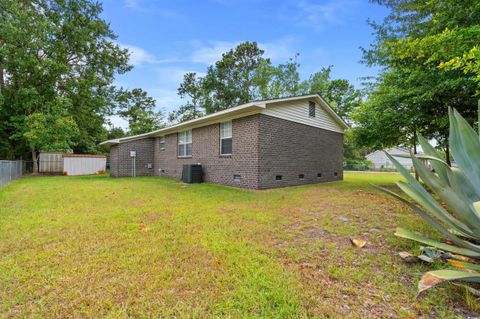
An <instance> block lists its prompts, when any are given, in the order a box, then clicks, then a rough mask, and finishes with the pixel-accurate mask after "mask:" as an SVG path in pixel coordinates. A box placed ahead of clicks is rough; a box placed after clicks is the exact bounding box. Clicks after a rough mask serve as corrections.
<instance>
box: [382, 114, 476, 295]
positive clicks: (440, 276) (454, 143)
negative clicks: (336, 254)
mask: <svg viewBox="0 0 480 319" xmlns="http://www.w3.org/2000/svg"><path fill="white" fill-rule="evenodd" d="M449 118H450V137H449V145H450V149H451V152H452V156H453V159H454V161H455V163H456V164H457V165H458V168H457V167H451V166H450V165H448V164H447V163H446V162H445V161H444V160H443V159H442V157H441V156H440V154H439V153H438V152H437V150H435V148H434V147H432V146H431V145H430V144H429V143H428V141H427V140H426V139H425V138H423V137H421V136H420V137H419V142H420V144H421V146H422V148H423V151H424V153H425V154H422V155H414V154H411V159H412V162H413V165H414V167H415V171H416V173H417V174H418V175H419V177H420V178H421V180H422V181H423V183H425V185H427V186H428V188H429V189H430V190H432V192H433V193H435V194H436V195H437V196H438V198H440V200H441V202H439V201H437V200H435V198H434V196H433V195H432V194H431V193H430V192H428V191H427V190H426V189H425V188H424V187H423V185H422V184H421V183H420V182H418V181H417V180H416V179H415V178H414V177H413V176H412V175H411V174H410V172H409V171H407V170H406V169H405V168H404V167H403V166H402V165H401V164H400V163H399V162H398V161H397V160H396V159H395V158H393V157H392V156H391V155H389V154H387V156H388V157H389V158H390V160H391V161H392V162H393V163H394V164H395V166H396V168H397V169H398V170H399V172H400V173H401V174H402V175H403V177H404V178H405V182H404V181H400V182H398V183H397V185H398V187H399V188H400V189H401V190H402V191H403V192H404V193H405V194H406V195H407V196H408V197H410V198H411V199H413V201H415V202H416V203H413V202H411V201H409V200H406V199H404V198H403V197H401V196H399V195H397V194H396V193H394V192H391V191H389V190H387V189H384V188H382V190H383V191H384V192H386V193H388V194H390V195H392V196H394V197H396V198H398V199H399V200H401V201H402V202H404V203H405V204H406V205H408V206H409V207H411V208H412V209H413V210H414V211H415V212H416V213H417V214H418V215H420V216H421V217H422V218H423V219H424V220H425V221H426V222H428V223H429V224H430V225H432V226H433V228H435V230H437V231H438V232H439V233H440V234H441V235H442V237H443V238H444V241H437V240H433V239H430V238H427V237H424V236H422V235H418V234H417V233H414V232H412V231H409V230H407V229H403V228H397V231H396V233H395V235H396V236H399V237H402V238H407V239H411V240H415V241H417V242H420V243H422V244H424V245H427V246H429V247H431V249H433V250H436V251H438V252H440V253H442V256H447V257H444V258H445V259H447V261H448V262H449V264H450V265H451V266H452V268H450V269H444V270H435V271H430V272H427V273H426V274H424V275H423V277H422V279H421V281H420V283H419V287H418V288H419V293H420V292H422V291H424V290H426V289H429V288H431V287H433V286H435V285H437V284H439V283H441V282H444V281H464V282H475V283H480V139H479V135H477V133H476V132H475V130H474V129H473V128H472V127H471V126H470V125H469V124H468V122H467V121H466V120H465V119H464V118H463V117H462V116H461V115H460V114H459V113H458V112H457V111H456V110H454V109H450V110H449ZM427 163H429V164H430V167H431V168H430V167H429V166H427ZM432 168H433V170H432ZM442 203H443V204H444V205H445V206H447V208H445V207H444V205H442ZM443 252H447V253H443ZM468 289H469V290H470V291H472V292H474V293H475V292H476V293H478V292H479V291H478V290H474V289H473V288H471V287H469V288H468Z"/></svg>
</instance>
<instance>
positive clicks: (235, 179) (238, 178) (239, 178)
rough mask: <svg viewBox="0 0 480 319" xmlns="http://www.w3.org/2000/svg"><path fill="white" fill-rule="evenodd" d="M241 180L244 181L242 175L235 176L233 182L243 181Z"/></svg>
mask: <svg viewBox="0 0 480 319" xmlns="http://www.w3.org/2000/svg"><path fill="white" fill-rule="evenodd" d="M241 179H242V176H240V175H233V180H234V181H239V180H241Z"/></svg>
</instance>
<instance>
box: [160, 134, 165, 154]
mask: <svg viewBox="0 0 480 319" xmlns="http://www.w3.org/2000/svg"><path fill="white" fill-rule="evenodd" d="M160 150H161V151H164V150H165V136H160Z"/></svg>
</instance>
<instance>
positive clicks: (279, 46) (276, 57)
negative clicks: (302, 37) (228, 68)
mask: <svg viewBox="0 0 480 319" xmlns="http://www.w3.org/2000/svg"><path fill="white" fill-rule="evenodd" d="M244 41H246V40H244ZM244 41H207V42H200V41H194V42H192V45H193V47H194V50H193V53H192V55H191V61H192V62H194V63H200V64H204V65H212V64H214V63H215V62H216V61H218V60H220V59H221V58H222V54H223V53H225V52H227V51H229V50H230V49H234V48H235V47H236V46H237V45H238V44H240V43H242V42H244ZM294 42H295V40H294V39H293V38H292V37H285V38H281V39H279V40H276V41H273V42H259V43H258V46H259V48H260V49H264V50H265V56H266V57H268V58H270V59H271V60H272V61H273V62H276V63H280V62H285V61H286V60H288V59H289V58H291V57H293V56H294V55H295V53H297V52H296V51H295V50H294V49H293V46H294Z"/></svg>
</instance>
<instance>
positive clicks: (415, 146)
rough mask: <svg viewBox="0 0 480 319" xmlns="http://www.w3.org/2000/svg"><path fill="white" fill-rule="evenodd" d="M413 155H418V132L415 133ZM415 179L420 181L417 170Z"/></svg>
mask: <svg viewBox="0 0 480 319" xmlns="http://www.w3.org/2000/svg"><path fill="white" fill-rule="evenodd" d="M413 154H415V155H416V154H417V131H413ZM415 179H416V180H417V181H418V180H419V177H418V173H417V170H415Z"/></svg>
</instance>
